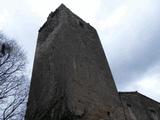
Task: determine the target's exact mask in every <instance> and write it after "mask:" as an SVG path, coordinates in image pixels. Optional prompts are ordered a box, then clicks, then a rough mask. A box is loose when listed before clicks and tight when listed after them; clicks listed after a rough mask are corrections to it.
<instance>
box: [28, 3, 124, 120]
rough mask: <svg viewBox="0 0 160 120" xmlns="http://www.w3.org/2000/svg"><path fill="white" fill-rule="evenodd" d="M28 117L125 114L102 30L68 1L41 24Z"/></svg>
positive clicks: (90, 119)
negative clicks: (77, 11) (100, 35)
mask: <svg viewBox="0 0 160 120" xmlns="http://www.w3.org/2000/svg"><path fill="white" fill-rule="evenodd" d="M25 120H125V118H124V113H123V108H122V106H121V102H120V100H119V96H118V92H117V89H116V86H115V83H114V80H113V77H112V74H111V71H110V68H109V65H108V63H107V60H106V57H105V54H104V51H103V48H102V45H101V43H100V40H99V37H98V35H97V32H96V30H95V29H94V28H93V27H92V26H90V25H89V24H88V23H86V22H84V21H83V20H82V19H80V18H79V17H78V16H76V15H75V14H73V13H72V12H71V11H70V10H69V9H68V8H66V7H65V6H64V5H63V4H62V5H61V6H60V7H59V8H58V9H57V10H56V11H55V12H51V13H50V15H49V17H48V19H47V21H46V23H45V24H44V25H43V26H42V27H41V28H40V30H39V35H38V42H37V48H36V54H35V60H34V66H33V74H32V80H31V87H30V93H29V100H28V105H27V112H26V116H25Z"/></svg>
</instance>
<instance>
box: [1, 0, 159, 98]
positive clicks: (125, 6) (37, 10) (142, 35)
mask: <svg viewBox="0 0 160 120" xmlns="http://www.w3.org/2000/svg"><path fill="white" fill-rule="evenodd" d="M0 3H1V4H0V30H1V31H3V32H4V33H5V34H7V35H8V36H10V37H12V38H14V39H16V40H17V41H18V42H19V44H20V45H22V46H23V48H24V49H25V51H26V53H27V56H28V61H29V66H28V70H30V72H31V70H32V63H33V58H34V52H35V46H36V41H37V34H38V30H39V28H40V27H41V26H42V24H43V23H44V22H45V21H46V19H47V16H48V14H49V13H50V12H51V11H54V10H55V9H56V8H57V7H58V6H59V5H60V4H61V3H64V4H65V5H66V6H67V7H68V8H69V9H70V10H72V11H73V12H74V13H75V14H77V15H78V16H79V17H81V18H82V19H83V20H85V21H86V22H89V23H90V24H91V25H92V26H93V27H95V28H96V29H97V31H98V33H99V37H100V39H101V42H102V45H103V48H104V50H105V53H106V56H107V59H108V61H109V64H110V67H111V70H112V73H113V76H114V79H115V82H116V85H117V88H118V90H120V91H139V92H141V93H143V94H145V95H147V96H149V97H151V98H153V99H155V100H158V101H160V89H159V88H160V47H159V46H160V0H0Z"/></svg>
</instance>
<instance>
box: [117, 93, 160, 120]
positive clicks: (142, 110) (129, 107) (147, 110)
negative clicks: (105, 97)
mask: <svg viewBox="0 0 160 120" xmlns="http://www.w3.org/2000/svg"><path fill="white" fill-rule="evenodd" d="M119 94H120V98H121V100H122V103H123V107H124V109H125V116H126V118H127V120H160V103H158V102H156V101H154V100H152V99H150V98H148V97H146V96H144V95H142V94H140V93H138V92H120V93H119Z"/></svg>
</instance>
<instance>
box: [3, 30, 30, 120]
mask: <svg viewBox="0 0 160 120" xmlns="http://www.w3.org/2000/svg"><path fill="white" fill-rule="evenodd" d="M25 65H26V57H25V54H24V52H23V50H22V49H21V47H19V45H18V44H17V43H16V42H15V41H14V40H10V39H9V38H7V37H6V36H5V35H4V34H2V33H0V120H23V117H24V113H25V112H24V111H25V110H24V108H25V101H26V98H27V92H28V90H27V87H26V83H27V82H26V79H27V78H26V75H25V73H24V72H25Z"/></svg>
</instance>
